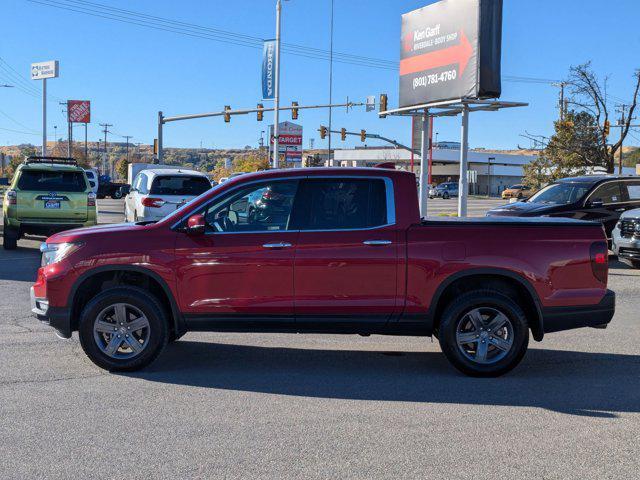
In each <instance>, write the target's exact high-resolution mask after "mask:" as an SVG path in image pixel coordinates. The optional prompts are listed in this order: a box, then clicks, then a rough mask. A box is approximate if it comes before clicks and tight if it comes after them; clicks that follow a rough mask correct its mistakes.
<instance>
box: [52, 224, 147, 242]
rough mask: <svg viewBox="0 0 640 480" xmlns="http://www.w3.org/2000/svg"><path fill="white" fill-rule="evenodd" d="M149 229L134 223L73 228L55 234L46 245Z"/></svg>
mask: <svg viewBox="0 0 640 480" xmlns="http://www.w3.org/2000/svg"><path fill="white" fill-rule="evenodd" d="M145 228H149V225H141V224H135V223H110V224H105V225H97V226H95V227H85V228H75V229H73V230H65V231H64V232H60V233H56V234H55V235H52V236H50V237H49V238H47V242H48V243H63V242H74V241H82V240H84V239H86V238H89V237H91V236H95V235H100V236H103V235H109V234H112V233H123V232H131V231H136V230H142V229H145Z"/></svg>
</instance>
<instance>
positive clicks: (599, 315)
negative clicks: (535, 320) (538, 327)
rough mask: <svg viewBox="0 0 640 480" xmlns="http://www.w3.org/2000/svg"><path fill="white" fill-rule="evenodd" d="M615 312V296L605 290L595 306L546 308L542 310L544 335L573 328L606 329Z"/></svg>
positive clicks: (610, 291) (613, 293)
mask: <svg viewBox="0 0 640 480" xmlns="http://www.w3.org/2000/svg"><path fill="white" fill-rule="evenodd" d="M615 310H616V294H615V292H613V291H612V290H607V293H605V295H604V297H602V300H600V303H598V304H596V305H577V306H571V307H546V308H543V309H542V322H543V328H544V333H551V332H561V331H563V330H572V329H574V328H582V327H595V328H606V326H607V325H608V324H609V322H611V319H612V318H613V314H614V313H615Z"/></svg>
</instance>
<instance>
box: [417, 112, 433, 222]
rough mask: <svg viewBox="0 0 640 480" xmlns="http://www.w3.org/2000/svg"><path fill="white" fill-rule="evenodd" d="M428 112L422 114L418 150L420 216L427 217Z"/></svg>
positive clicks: (429, 121) (429, 118)
mask: <svg viewBox="0 0 640 480" xmlns="http://www.w3.org/2000/svg"><path fill="white" fill-rule="evenodd" d="M429 123H431V117H429V110H427V109H425V110H424V113H423V114H422V142H421V148H420V196H419V201H420V216H421V217H426V216H427V199H428V195H429V189H428V188H427V177H428V172H429V160H428V156H429Z"/></svg>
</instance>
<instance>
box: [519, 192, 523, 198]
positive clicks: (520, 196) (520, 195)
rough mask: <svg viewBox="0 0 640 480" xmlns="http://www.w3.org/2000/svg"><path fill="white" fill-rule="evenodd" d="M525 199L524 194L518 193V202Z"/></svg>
mask: <svg viewBox="0 0 640 480" xmlns="http://www.w3.org/2000/svg"><path fill="white" fill-rule="evenodd" d="M522 197H523V195H522V192H520V193H518V200H521V199H522Z"/></svg>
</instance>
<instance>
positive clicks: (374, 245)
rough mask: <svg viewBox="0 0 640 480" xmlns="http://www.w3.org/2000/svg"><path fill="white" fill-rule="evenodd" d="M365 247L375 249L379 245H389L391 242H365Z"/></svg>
mask: <svg viewBox="0 0 640 480" xmlns="http://www.w3.org/2000/svg"><path fill="white" fill-rule="evenodd" d="M362 243H364V244H365V245H369V246H372V247H377V246H380V245H391V240H365V241H364V242H362Z"/></svg>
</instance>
